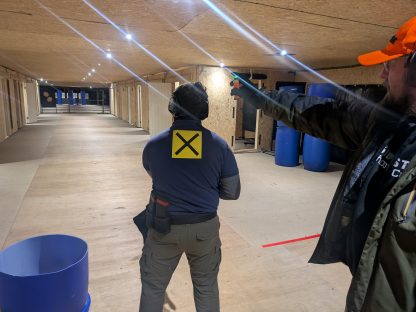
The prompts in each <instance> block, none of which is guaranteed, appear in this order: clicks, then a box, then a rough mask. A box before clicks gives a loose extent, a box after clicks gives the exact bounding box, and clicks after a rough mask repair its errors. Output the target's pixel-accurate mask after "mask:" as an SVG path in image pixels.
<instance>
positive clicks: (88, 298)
mask: <svg viewBox="0 0 416 312" xmlns="http://www.w3.org/2000/svg"><path fill="white" fill-rule="evenodd" d="M90 306H91V296H90V294H88V296H87V302H86V303H85V306H84V308H83V309H82V311H81V312H88V311H89V310H90Z"/></svg>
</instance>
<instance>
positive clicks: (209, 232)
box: [140, 217, 221, 312]
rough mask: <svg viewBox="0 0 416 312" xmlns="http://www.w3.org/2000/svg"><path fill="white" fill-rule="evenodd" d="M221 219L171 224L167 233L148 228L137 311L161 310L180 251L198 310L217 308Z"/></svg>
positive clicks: (141, 264) (142, 258)
mask: <svg viewBox="0 0 416 312" xmlns="http://www.w3.org/2000/svg"><path fill="white" fill-rule="evenodd" d="M219 228H220V222H219V219H218V217H215V218H213V219H211V220H209V221H206V222H202V223H196V224H184V225H172V226H171V232H170V233H169V234H167V235H163V234H160V233H158V232H156V231H155V230H153V229H150V230H149V233H148V236H147V239H146V242H145V244H144V247H143V253H142V257H141V259H140V273H141V280H142V294H141V298H140V312H162V310H163V304H164V300H165V292H166V288H167V286H168V284H169V281H170V279H171V277H172V274H173V272H174V271H175V269H176V267H177V265H178V263H179V260H180V258H181V256H182V254H183V253H185V254H186V257H187V259H188V263H189V267H190V271H191V277H192V284H193V287H194V301H195V307H196V311H198V312H218V311H219V310H220V307H219V306H220V304H219V293H218V282H217V276H218V270H219V266H220V263H221V241H220V237H219Z"/></svg>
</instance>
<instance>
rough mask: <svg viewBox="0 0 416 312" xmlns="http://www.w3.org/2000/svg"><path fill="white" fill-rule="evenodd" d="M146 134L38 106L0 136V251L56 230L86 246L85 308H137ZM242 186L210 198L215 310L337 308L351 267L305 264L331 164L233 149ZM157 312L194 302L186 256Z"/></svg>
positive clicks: (333, 175) (333, 181) (331, 185)
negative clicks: (293, 163)
mask: <svg viewBox="0 0 416 312" xmlns="http://www.w3.org/2000/svg"><path fill="white" fill-rule="evenodd" d="M148 138H149V137H148V135H147V134H146V133H145V132H143V131H141V130H140V129H137V128H133V127H130V126H129V125H127V124H126V123H125V122H122V121H120V120H118V119H116V118H114V117H113V116H110V115H41V116H40V118H39V122H38V123H37V124H33V125H28V126H26V127H25V128H23V129H22V130H21V131H19V132H18V133H16V134H15V135H13V136H12V137H11V138H9V139H7V140H6V141H4V142H3V143H0V196H1V198H2V202H1V204H0V205H1V206H0V214H1V216H2V217H1V218H0V248H1V247H3V248H5V247H6V246H8V245H10V244H12V243H14V242H16V241H18V240H21V239H25V238H27V237H30V236H35V235H41V234H49V233H65V234H70V235H75V236H79V237H81V238H83V239H85V240H86V241H87V242H88V244H89V263H90V286H89V287H90V294H91V297H92V308H91V310H90V311H93V312H107V311H108V312H116V311H120V312H125V311H137V309H138V302H139V297H140V287H141V286H140V279H139V269H138V259H139V257H140V254H141V247H142V241H141V236H140V235H139V233H138V231H137V229H136V228H135V226H134V224H133V223H132V218H133V216H135V215H136V214H137V213H138V212H139V211H141V210H143V209H144V207H145V204H146V202H147V200H148V198H149V190H150V187H151V181H150V178H149V177H148V176H147V174H146V172H145V171H144V169H143V168H142V166H141V153H142V150H143V147H144V145H145V144H146V142H147V140H148ZM236 158H237V162H238V164H239V168H240V173H241V180H242V193H241V198H240V200H238V201H222V202H221V203H220V209H219V214H220V219H221V222H222V225H221V237H222V241H223V252H222V254H223V261H222V264H221V270H220V276H219V282H220V293H221V306H222V310H223V311H232V312H234V311H238V312H240V311H256V312H258V311H270V312H272V311H273V312H276V311H285V312H287V311H311V312H312V311H313V312H315V311H320V312H325V311H328V312H329V311H331V312H336V311H340V312H341V311H344V302H345V296H346V292H347V289H348V285H349V281H350V274H349V271H348V270H347V268H346V267H345V266H343V265H341V264H334V265H326V266H320V265H311V264H308V263H307V261H308V259H309V256H310V255H311V253H312V251H313V249H314V247H315V244H316V242H317V240H316V239H311V240H307V241H302V242H298V243H294V244H289V245H284V246H277V247H271V248H261V245H263V244H266V243H272V242H276V241H282V240H286V239H292V238H297V237H303V236H307V235H312V234H316V233H319V232H320V230H321V229H322V225H323V221H324V218H325V214H326V210H327V208H328V206H329V202H330V199H331V197H332V194H333V193H334V190H335V187H336V185H337V182H338V180H339V178H340V176H341V171H340V170H341V169H342V168H339V167H336V166H332V167H331V170H330V172H327V173H312V172H308V171H305V170H303V168H302V167H301V166H299V167H297V168H282V167H277V166H275V165H274V159H273V157H272V156H269V155H265V154H260V153H247V154H237V155H236ZM168 296H169V298H170V300H171V301H172V304H171V305H170V306H169V305H167V306H166V311H181V312H182V311H194V310H195V308H194V306H193V299H192V284H191V280H190V276H189V270H188V267H187V263H186V259H184V257H183V258H182V260H181V263H180V265H179V266H178V269H177V270H176V272H175V274H174V276H173V278H172V281H171V283H170V285H169V288H168Z"/></svg>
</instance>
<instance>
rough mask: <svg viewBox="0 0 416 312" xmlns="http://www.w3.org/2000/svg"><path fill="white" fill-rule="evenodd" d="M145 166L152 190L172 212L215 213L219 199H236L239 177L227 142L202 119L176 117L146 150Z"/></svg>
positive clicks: (153, 139)
mask: <svg viewBox="0 0 416 312" xmlns="http://www.w3.org/2000/svg"><path fill="white" fill-rule="evenodd" d="M143 167H144V168H145V169H146V171H147V172H148V173H149V174H150V176H151V177H152V180H153V193H154V194H155V195H156V196H160V197H161V198H163V199H164V200H166V201H168V202H169V203H170V206H169V213H170V214H171V215H179V214H181V213H212V212H215V211H216V210H217V208H218V203H219V198H222V199H237V198H238V197H239V194H240V178H239V173H238V167H237V163H236V161H235V158H234V154H233V153H232V151H231V150H230V148H229V147H228V145H227V143H226V142H225V141H224V140H223V139H222V138H220V137H219V136H218V135H217V134H215V133H214V132H211V131H209V130H208V129H206V128H204V127H203V126H202V125H201V122H199V121H192V120H176V121H175V122H174V123H173V125H172V127H171V128H170V129H167V130H165V131H163V132H162V133H160V134H159V135H157V136H156V137H154V138H152V139H151V140H150V141H149V142H148V143H147V145H146V146H145V148H144V151H143Z"/></svg>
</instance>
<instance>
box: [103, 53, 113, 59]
mask: <svg viewBox="0 0 416 312" xmlns="http://www.w3.org/2000/svg"><path fill="white" fill-rule="evenodd" d="M105 56H106V58H108V59H111V58H112V57H113V55H112V54H111V53H107V54H106V55H105Z"/></svg>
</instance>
